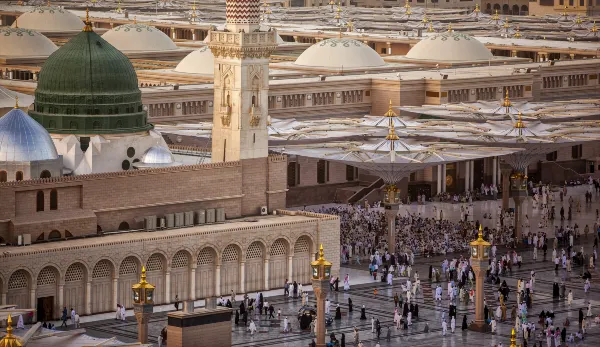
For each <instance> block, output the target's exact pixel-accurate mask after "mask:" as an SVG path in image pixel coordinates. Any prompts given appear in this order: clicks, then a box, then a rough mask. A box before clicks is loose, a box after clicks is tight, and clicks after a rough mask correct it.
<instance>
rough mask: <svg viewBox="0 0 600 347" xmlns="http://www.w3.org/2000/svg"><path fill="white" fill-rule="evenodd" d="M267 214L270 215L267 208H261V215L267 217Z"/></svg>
mask: <svg viewBox="0 0 600 347" xmlns="http://www.w3.org/2000/svg"><path fill="white" fill-rule="evenodd" d="M267 214H269V210H268V209H267V206H261V207H260V215H261V216H266V215H267Z"/></svg>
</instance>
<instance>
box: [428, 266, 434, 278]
mask: <svg viewBox="0 0 600 347" xmlns="http://www.w3.org/2000/svg"><path fill="white" fill-rule="evenodd" d="M432 271H433V266H431V265H429V280H430V281H431V272H432Z"/></svg>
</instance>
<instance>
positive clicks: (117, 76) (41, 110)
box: [29, 29, 152, 134]
mask: <svg viewBox="0 0 600 347" xmlns="http://www.w3.org/2000/svg"><path fill="white" fill-rule="evenodd" d="M29 114H30V115H31V117H33V118H34V119H35V120H37V121H38V122H39V123H40V124H42V125H43V126H44V127H45V128H46V129H48V131H49V132H50V133H57V134H106V133H129V132H138V131H144V130H148V129H151V128H152V125H151V124H148V123H147V122H146V118H147V116H146V112H145V111H144V110H143V109H142V93H141V91H140V89H139V88H138V79H137V75H136V73H135V69H134V68H133V65H132V64H131V62H130V61H129V59H128V58H127V57H126V56H125V55H124V54H123V53H121V52H120V51H119V50H117V49H116V48H114V47H113V46H111V45H110V44H109V43H108V42H106V41H105V40H104V39H103V38H101V37H100V36H99V35H97V34H96V33H95V32H93V31H91V29H89V30H86V29H84V31H82V32H81V33H79V34H78V35H76V36H75V37H73V38H72V39H71V40H70V41H69V42H67V43H66V44H65V45H64V46H62V47H61V48H59V49H58V50H57V51H56V52H54V53H53V54H52V55H50V57H48V59H47V60H46V62H45V63H44V65H43V66H42V69H41V71H40V75H39V78H38V85H37V89H36V90H35V104H34V108H33V110H31V111H30V112H29Z"/></svg>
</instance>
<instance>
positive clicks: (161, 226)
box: [160, 218, 167, 229]
mask: <svg viewBox="0 0 600 347" xmlns="http://www.w3.org/2000/svg"><path fill="white" fill-rule="evenodd" d="M166 227H167V223H166V221H165V219H164V218H161V219H160V228H161V229H164V228H166Z"/></svg>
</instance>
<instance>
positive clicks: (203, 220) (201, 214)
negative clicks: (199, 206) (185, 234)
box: [196, 210, 206, 224]
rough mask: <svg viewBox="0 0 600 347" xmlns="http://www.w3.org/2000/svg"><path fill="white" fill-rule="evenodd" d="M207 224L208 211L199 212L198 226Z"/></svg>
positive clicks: (197, 216)
mask: <svg viewBox="0 0 600 347" xmlns="http://www.w3.org/2000/svg"><path fill="white" fill-rule="evenodd" d="M204 223H206V211H204V210H198V211H196V224H204Z"/></svg>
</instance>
